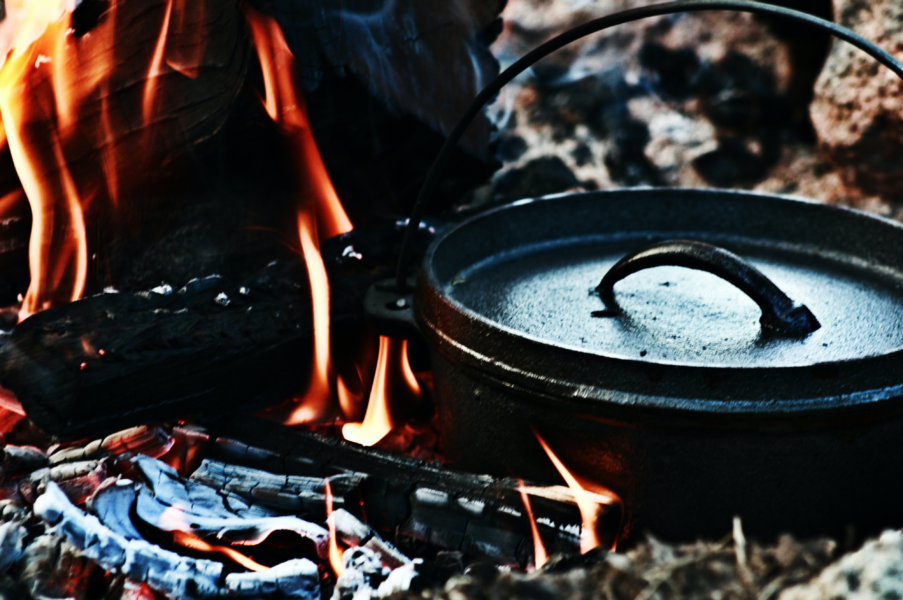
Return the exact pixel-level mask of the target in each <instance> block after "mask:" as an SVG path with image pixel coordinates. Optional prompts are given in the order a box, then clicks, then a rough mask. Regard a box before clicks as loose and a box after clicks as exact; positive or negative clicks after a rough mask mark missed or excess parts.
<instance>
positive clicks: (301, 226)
mask: <svg viewBox="0 0 903 600" xmlns="http://www.w3.org/2000/svg"><path fill="white" fill-rule="evenodd" d="M298 235H299V238H300V240H301V254H302V255H303V256H304V262H305V263H306V265H307V276H308V278H309V279H310V292H311V301H312V305H313V314H314V364H313V371H312V373H311V376H310V382H309V383H308V386H307V391H306V392H305V393H304V396H303V397H302V398H300V399H296V402H299V405H298V407H297V408H295V409H294V410H293V411H292V413H291V414H290V415H289V416H288V418H287V419H285V421H284V423H285V424H286V425H300V424H303V423H318V422H323V421H328V420H329V419H330V417H331V416H332V413H333V402H332V393H331V391H330V385H329V382H330V375H331V372H332V368H331V365H330V358H329V279H328V278H327V275H326V265H324V264H323V257H322V256H320V251H319V249H318V248H317V241H316V235H317V233H316V231H315V230H314V228H313V224H312V223H311V222H310V218H309V216H308V215H307V214H306V213H304V212H299V213H298Z"/></svg>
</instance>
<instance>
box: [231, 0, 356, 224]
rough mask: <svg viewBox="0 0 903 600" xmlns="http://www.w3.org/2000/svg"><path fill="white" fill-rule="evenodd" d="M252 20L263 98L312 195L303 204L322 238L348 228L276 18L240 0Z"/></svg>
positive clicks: (301, 180) (307, 193)
mask: <svg viewBox="0 0 903 600" xmlns="http://www.w3.org/2000/svg"><path fill="white" fill-rule="evenodd" d="M241 6H242V10H243V11H244V13H245V18H246V19H247V20H248V24H249V25H250V26H251V35H252V36H253V38H254V47H255V48H256V49H257V56H258V58H259V60H260V67H261V69H262V71H263V81H264V92H265V95H264V97H263V98H261V101H262V102H263V104H264V106H265V107H266V110H267V113H268V114H269V115H270V118H271V119H273V121H275V122H276V123H277V124H278V125H280V126H281V127H282V129H283V130H284V131H285V133H286V135H288V136H289V138H290V140H291V141H292V144H293V147H294V152H295V160H296V162H297V164H298V166H299V169H298V175H299V183H300V186H301V189H302V191H303V193H302V197H303V198H308V197H309V198H312V199H313V202H309V201H308V202H306V203H305V204H306V206H305V207H304V209H305V210H307V211H308V212H310V213H313V214H314V215H316V220H317V231H318V232H319V234H320V238H321V239H328V238H331V237H334V236H337V235H339V234H342V233H347V232H349V231H351V229H352V225H351V221H350V220H349V219H348V215H346V214H345V209H344V208H343V207H342V203H341V202H340V201H339V197H338V195H337V194H336V192H335V188H333V186H332V181H331V180H330V179H329V174H328V173H327V172H326V166H325V165H324V164H323V159H322V157H321V156H320V151H319V149H318V148H317V143H316V141H315V140H314V136H313V132H312V131H311V129H310V123H309V122H308V119H307V105H306V104H305V102H304V96H303V94H301V93H300V91H299V90H300V89H301V87H300V84H299V82H298V78H297V75H296V73H297V70H296V68H295V57H294V56H293V55H292V52H291V50H289V47H288V43H286V41H285V36H283V34H282V29H280V27H279V24H278V23H277V22H276V20H275V19H273V18H272V17H270V16H267V15H263V14H262V13H260V12H258V11H257V10H255V9H254V8H252V7H250V6H248V5H247V4H244V3H243V4H242V5H241Z"/></svg>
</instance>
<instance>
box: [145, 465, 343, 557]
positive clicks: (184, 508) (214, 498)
mask: <svg viewBox="0 0 903 600" xmlns="http://www.w3.org/2000/svg"><path fill="white" fill-rule="evenodd" d="M134 463H135V465H136V467H137V468H138V470H139V471H140V472H141V474H142V475H143V476H144V478H145V480H146V482H147V483H148V486H149V488H150V489H148V488H145V487H141V488H139V489H138V495H137V501H136V504H135V512H136V514H137V515H138V517H139V518H140V519H141V520H142V521H144V522H145V523H148V524H149V525H153V526H154V527H156V528H158V529H162V530H164V531H185V532H188V533H194V534H197V535H200V536H201V537H209V536H215V537H216V538H218V539H223V540H228V541H229V542H230V543H237V544H256V543H259V542H261V541H263V540H264V539H265V538H266V537H267V536H269V535H270V533H272V532H274V531H291V532H294V533H296V534H298V535H300V536H302V537H305V538H307V539H309V540H311V541H312V542H314V544H315V545H316V547H317V553H318V554H319V555H320V556H323V557H325V556H326V555H327V549H328V544H329V532H328V531H326V530H325V529H324V528H323V527H320V526H319V525H316V524H314V523H310V522H307V521H304V520H302V519H299V518H296V517H287V516H266V517H255V516H252V515H251V514H248V512H247V511H245V512H244V514H236V513H234V512H232V511H231V510H230V509H229V507H228V506H227V505H226V503H225V499H224V498H223V497H222V496H220V495H219V494H218V493H217V491H216V490H214V489H212V488H210V487H207V486H206V485H202V484H199V483H197V482H195V481H191V480H188V481H184V480H181V479H179V477H178V474H177V473H176V471H175V469H173V468H172V467H170V466H169V465H167V464H165V463H162V462H160V461H158V460H155V459H152V458H149V457H146V456H138V457H135V459H134ZM173 509H175V510H173Z"/></svg>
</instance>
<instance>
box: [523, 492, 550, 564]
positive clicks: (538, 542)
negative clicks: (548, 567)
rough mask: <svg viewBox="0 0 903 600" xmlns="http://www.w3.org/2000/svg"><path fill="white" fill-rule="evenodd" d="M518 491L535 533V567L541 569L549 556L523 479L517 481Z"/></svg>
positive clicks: (531, 528)
mask: <svg viewBox="0 0 903 600" xmlns="http://www.w3.org/2000/svg"><path fill="white" fill-rule="evenodd" d="M517 489H518V491H519V492H520V497H521V500H523V502H524V508H525V509H526V510H527V516H528V517H529V518H530V531H531V532H532V533H533V567H534V568H535V569H539V568H540V567H542V566H543V565H544V564H546V562H547V561H548V560H549V555H548V554H546V547H545V545H544V544H543V543H542V538H541V537H540V536H539V527H537V525H536V519H535V518H534V517H533V507H532V506H530V497H529V496H528V495H527V489H526V487H525V486H524V481H523V480H522V479H518V480H517Z"/></svg>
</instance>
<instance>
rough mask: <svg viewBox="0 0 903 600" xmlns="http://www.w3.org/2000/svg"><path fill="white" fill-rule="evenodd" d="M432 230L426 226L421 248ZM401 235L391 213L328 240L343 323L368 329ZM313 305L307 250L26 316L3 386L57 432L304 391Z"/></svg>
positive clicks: (1, 358) (333, 294) (334, 300)
mask: <svg viewBox="0 0 903 600" xmlns="http://www.w3.org/2000/svg"><path fill="white" fill-rule="evenodd" d="M434 232H435V228H434V227H429V228H425V229H423V231H422V232H421V239H420V240H419V249H418V251H419V252H423V251H424V250H425V247H426V245H427V244H428V242H429V239H430V238H431V236H432V234H433V233H434ZM400 239H401V231H400V228H399V227H398V226H396V224H394V223H393V224H389V225H383V226H378V227H371V228H365V229H362V230H360V231H355V232H352V233H350V234H347V235H342V236H338V237H336V238H333V239H330V240H327V241H326V242H324V243H323V244H322V247H321V253H322V254H323V257H324V263H325V265H326V269H327V274H328V275H329V281H330V304H331V315H330V322H331V327H332V331H333V332H334V333H335V332H342V331H346V330H350V329H352V328H355V327H363V297H364V294H365V291H366V289H367V288H368V287H369V286H370V285H371V284H372V283H373V282H374V281H378V280H379V279H382V278H385V277H388V276H389V275H390V274H391V273H392V272H393V268H394V265H395V260H396V259H397V249H396V247H397V244H398V243H399V242H400ZM311 304H312V303H311V291H310V284H309V280H308V276H307V270H306V267H305V264H304V262H303V261H302V260H300V259H296V260H293V261H289V262H282V263H280V262H277V263H271V264H270V265H269V266H268V267H266V268H265V269H263V270H262V271H260V272H258V273H256V274H255V275H254V276H252V277H249V278H247V279H245V280H243V281H240V282H237V283H236V282H230V281H228V280H226V279H225V278H222V277H217V276H211V277H207V278H204V279H198V280H194V281H192V282H189V283H188V284H187V285H186V286H185V287H183V288H182V289H180V290H178V291H177V292H176V291H173V290H172V288H171V287H170V286H168V285H165V284H164V285H160V286H158V287H157V288H154V289H153V290H151V291H150V292H139V293H118V294H117V293H105V294H101V295H98V296H93V297H91V298H86V299H84V300H81V301H78V302H73V303H70V304H65V305H63V306H59V307H55V308H52V309H49V310H46V311H43V312H40V313H38V314H36V315H33V316H32V317H30V318H29V319H26V320H25V321H23V322H22V323H20V324H19V325H17V326H16V327H15V328H14V329H13V332H12V333H11V334H10V335H9V336H6V339H5V341H2V342H0V384H2V385H4V386H5V387H7V388H8V389H10V390H12V391H13V392H15V394H16V396H17V397H18V399H19V401H20V402H21V403H22V405H23V406H24V408H25V410H26V411H27V413H28V416H29V417H30V418H31V420H32V421H34V423H35V424H37V425H38V426H39V427H41V428H42V429H44V430H46V431H48V432H51V433H55V434H59V435H62V434H67V435H72V436H74V435H84V434H88V433H91V432H98V431H104V430H107V431H108V430H110V429H122V428H125V427H130V426H134V425H138V424H140V423H147V422H154V421H156V422H161V421H166V420H175V419H182V418H186V417H190V416H193V415H194V416H196V415H203V414H210V413H212V414H221V413H222V412H224V411H229V410H232V409H236V408H241V409H244V410H248V411H250V410H253V409H254V408H255V407H262V406H267V405H273V404H276V403H277V402H280V401H283V400H285V399H286V398H289V397H291V396H292V395H293V394H298V393H300V392H301V391H303V389H304V386H305V384H306V377H307V373H306V371H305V369H303V368H299V366H303V365H307V364H310V353H311V345H312V344H311V341H312V335H313V317H312V309H311ZM123 398H128V402H127V403H125V402H123ZM107 443H108V445H109V444H112V443H113V442H112V441H110V442H107Z"/></svg>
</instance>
